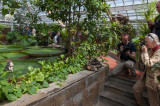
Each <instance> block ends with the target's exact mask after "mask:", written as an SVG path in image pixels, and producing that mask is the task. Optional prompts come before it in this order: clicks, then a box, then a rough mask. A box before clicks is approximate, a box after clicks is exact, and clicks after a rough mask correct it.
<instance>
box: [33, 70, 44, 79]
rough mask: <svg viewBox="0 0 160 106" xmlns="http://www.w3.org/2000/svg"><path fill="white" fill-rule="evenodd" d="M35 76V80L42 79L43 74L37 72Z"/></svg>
mask: <svg viewBox="0 0 160 106" xmlns="http://www.w3.org/2000/svg"><path fill="white" fill-rule="evenodd" d="M35 78H36V81H44V75H43V74H42V72H39V73H38V75H37V76H36V77H35Z"/></svg>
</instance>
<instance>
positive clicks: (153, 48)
mask: <svg viewBox="0 0 160 106" xmlns="http://www.w3.org/2000/svg"><path fill="white" fill-rule="evenodd" d="M117 57H120V59H121V61H120V63H119V64H118V65H117V66H116V67H115V68H114V69H113V70H112V71H109V74H108V75H109V76H114V75H119V74H122V73H123V74H129V76H130V77H136V76H137V74H136V70H135V63H136V60H135V57H136V46H135V45H134V44H133V43H131V42H130V41H129V34H127V33H123V34H121V43H119V44H118V52H117ZM141 60H142V62H143V63H144V65H145V70H144V72H143V74H142V76H141V78H140V79H139V80H138V82H137V83H136V84H135V85H134V86H133V92H134V95H135V98H136V100H137V101H135V102H133V104H136V105H138V106H145V102H144V99H143V98H142V92H143V91H144V89H145V88H147V92H148V99H149V103H150V106H160V101H159V93H158V92H159V91H160V82H158V79H157V76H159V75H160V69H159V68H156V69H154V70H153V71H151V69H152V67H153V65H154V64H155V63H157V62H160V42H159V37H158V36H157V35H156V34H154V33H149V34H147V35H146V36H145V44H144V45H142V47H141Z"/></svg>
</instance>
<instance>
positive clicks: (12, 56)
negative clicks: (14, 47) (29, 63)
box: [0, 52, 28, 59]
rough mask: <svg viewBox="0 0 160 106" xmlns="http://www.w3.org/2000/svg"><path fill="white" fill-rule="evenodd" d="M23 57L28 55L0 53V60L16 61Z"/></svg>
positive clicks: (22, 53)
mask: <svg viewBox="0 0 160 106" xmlns="http://www.w3.org/2000/svg"><path fill="white" fill-rule="evenodd" d="M25 56H28V54H27V53H24V52H0V59H18V58H20V57H25Z"/></svg>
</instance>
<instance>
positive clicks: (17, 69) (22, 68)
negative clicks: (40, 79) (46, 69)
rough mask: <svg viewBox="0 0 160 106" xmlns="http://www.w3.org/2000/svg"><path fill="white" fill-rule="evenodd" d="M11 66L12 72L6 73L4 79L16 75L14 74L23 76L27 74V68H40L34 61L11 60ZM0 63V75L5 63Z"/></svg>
mask: <svg viewBox="0 0 160 106" xmlns="http://www.w3.org/2000/svg"><path fill="white" fill-rule="evenodd" d="M12 62H13V64H14V68H13V70H14V71H13V72H9V73H7V75H6V77H7V78H8V77H12V76H13V75H16V73H20V75H25V74H26V73H27V72H28V67H29V66H32V67H39V68H41V65H40V64H39V63H38V62H37V61H35V60H28V59H27V60H26V59H25V60H12ZM0 63H1V64H2V65H0V73H1V74H2V72H3V70H4V68H5V66H6V64H7V61H0Z"/></svg>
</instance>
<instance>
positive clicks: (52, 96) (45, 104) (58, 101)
mask: <svg viewBox="0 0 160 106" xmlns="http://www.w3.org/2000/svg"><path fill="white" fill-rule="evenodd" d="M108 70H109V68H108V66H105V67H103V68H102V69H100V70H99V71H97V72H93V71H87V70H84V71H81V72H78V73H76V74H72V75H69V77H68V79H67V80H66V81H65V82H64V83H62V87H59V86H57V85H56V84H54V83H52V84H50V87H49V88H45V89H42V90H39V91H38V93H37V94H35V95H29V94H25V95H23V96H22V97H21V98H19V99H18V100H17V101H13V102H10V103H8V102H6V103H3V104H0V105H4V106H22V105H23V106H24V105H25V106H33V105H34V106H94V105H96V104H97V103H98V96H99V93H100V92H101V91H102V90H103V86H104V82H105V79H106V78H105V77H106V73H107V72H108Z"/></svg>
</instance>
